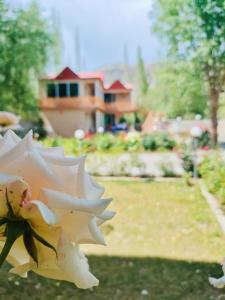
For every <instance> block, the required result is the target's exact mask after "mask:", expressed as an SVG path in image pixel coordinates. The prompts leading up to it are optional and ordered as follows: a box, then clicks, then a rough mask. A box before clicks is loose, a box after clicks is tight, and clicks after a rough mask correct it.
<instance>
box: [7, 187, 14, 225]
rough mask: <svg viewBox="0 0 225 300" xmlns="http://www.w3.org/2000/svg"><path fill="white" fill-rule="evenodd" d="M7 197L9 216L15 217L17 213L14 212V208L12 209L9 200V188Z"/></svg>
mask: <svg viewBox="0 0 225 300" xmlns="http://www.w3.org/2000/svg"><path fill="white" fill-rule="evenodd" d="M5 198H6V204H7V207H8V217H9V218H13V219H14V218H15V215H14V212H13V209H12V206H11V204H10V202H9V196H8V191H7V188H6V190H5Z"/></svg>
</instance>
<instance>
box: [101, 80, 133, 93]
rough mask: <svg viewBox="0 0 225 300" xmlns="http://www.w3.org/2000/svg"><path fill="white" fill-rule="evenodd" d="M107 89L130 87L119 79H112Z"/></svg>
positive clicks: (125, 88)
mask: <svg viewBox="0 0 225 300" xmlns="http://www.w3.org/2000/svg"><path fill="white" fill-rule="evenodd" d="M107 90H126V91H128V90H130V88H127V87H126V86H125V85H124V84H122V82H121V81H120V80H116V81H114V82H113V83H112V84H111V85H110V87H109V88H107Z"/></svg>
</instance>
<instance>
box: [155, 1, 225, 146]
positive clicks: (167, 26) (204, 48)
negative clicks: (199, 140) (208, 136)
mask: <svg viewBox="0 0 225 300" xmlns="http://www.w3.org/2000/svg"><path fill="white" fill-rule="evenodd" d="M157 5H158V8H157V12H158V14H157V15H156V17H155V24H154V25H155V26H154V29H155V31H156V32H158V33H160V34H161V35H162V36H164V37H165V38H166V40H167V42H168V44H169V46H170V54H172V55H176V56H178V57H182V58H185V59H187V60H191V61H192V62H193V63H194V64H195V65H196V66H197V68H198V69H199V70H201V73H200V76H201V78H202V80H205V81H206V82H207V84H208V94H209V99H210V115H211V121H212V138H213V141H214V143H215V144H216V143H217V112H218V102H219V96H220V93H221V91H222V87H223V85H224V79H225V74H224V71H225V68H224V66H225V47H224V44H225V25H224V24H225V9H224V0H159V1H157Z"/></svg>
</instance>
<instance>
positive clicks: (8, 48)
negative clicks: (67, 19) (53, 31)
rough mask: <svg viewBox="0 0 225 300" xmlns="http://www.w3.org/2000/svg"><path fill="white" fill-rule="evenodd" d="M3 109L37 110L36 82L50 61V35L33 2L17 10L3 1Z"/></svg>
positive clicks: (0, 45) (0, 89) (24, 112)
mask: <svg viewBox="0 0 225 300" xmlns="http://www.w3.org/2000/svg"><path fill="white" fill-rule="evenodd" d="M0 6H1V9H0V32H1V41H3V42H1V43H0V98H1V102H0V109H1V110H11V111H14V112H16V113H19V114H21V115H27V114H29V113H30V112H32V111H33V112H34V111H36V110H37V104H36V98H35V84H34V82H37V81H36V79H37V76H38V75H39V74H40V72H41V71H42V69H43V66H44V65H45V63H46V61H47V54H48V48H49V46H50V45H51V35H50V33H49V28H48V24H47V23H46V21H44V19H43V18H42V17H41V14H40V11H39V8H38V6H37V5H36V4H35V2H32V3H31V5H30V6H29V7H28V8H27V9H25V10H24V9H20V10H17V11H14V10H12V9H10V8H9V7H7V5H6V4H4V2H3V1H2V0H0Z"/></svg>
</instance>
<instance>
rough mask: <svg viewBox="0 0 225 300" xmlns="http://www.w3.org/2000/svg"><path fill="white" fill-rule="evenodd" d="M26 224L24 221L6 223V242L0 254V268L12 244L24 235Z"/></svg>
mask: <svg viewBox="0 0 225 300" xmlns="http://www.w3.org/2000/svg"><path fill="white" fill-rule="evenodd" d="M28 226H29V225H28V224H27V222H24V221H14V222H13V221H8V222H7V225H6V229H5V235H6V241H5V245H4V247H3V249H2V252H1V254H0V267H1V266H2V264H3V262H4V261H5V260H6V258H7V256H8V254H9V252H10V250H11V248H12V246H13V244H14V242H15V241H16V240H17V239H18V238H19V237H20V236H22V235H23V234H24V232H25V231H26V230H27V229H28Z"/></svg>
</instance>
